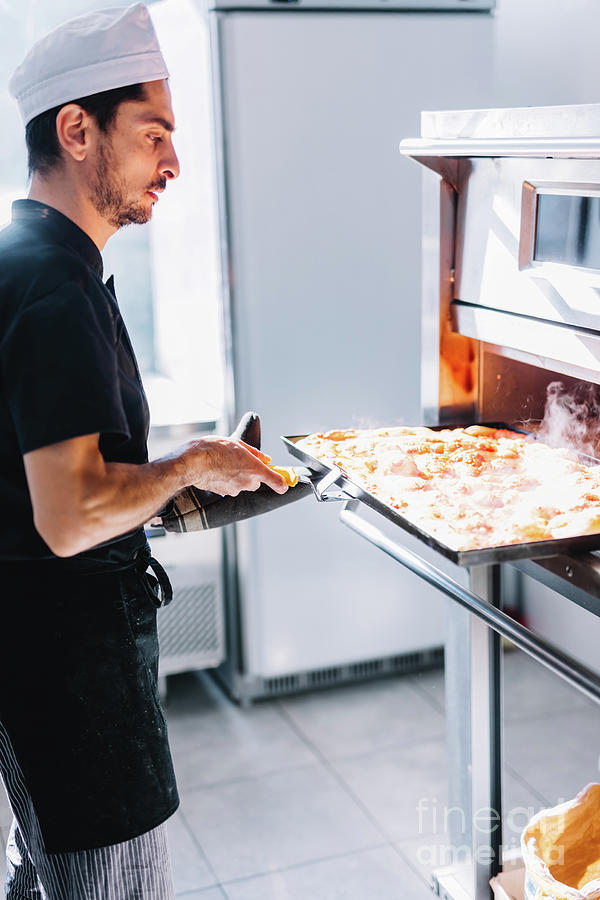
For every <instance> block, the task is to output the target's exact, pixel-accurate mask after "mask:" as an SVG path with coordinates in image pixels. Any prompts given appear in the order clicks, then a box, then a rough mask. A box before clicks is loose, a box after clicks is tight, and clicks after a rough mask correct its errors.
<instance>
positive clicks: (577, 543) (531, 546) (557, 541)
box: [281, 422, 600, 566]
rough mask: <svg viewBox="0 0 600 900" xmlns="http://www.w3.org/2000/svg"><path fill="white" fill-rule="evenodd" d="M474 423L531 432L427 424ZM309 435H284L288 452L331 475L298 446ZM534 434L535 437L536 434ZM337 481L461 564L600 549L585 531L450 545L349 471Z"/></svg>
mask: <svg viewBox="0 0 600 900" xmlns="http://www.w3.org/2000/svg"><path fill="white" fill-rule="evenodd" d="M473 424H480V425H485V426H486V427H488V428H502V429H505V430H506V431H513V432H514V433H515V434H529V432H528V431H526V430H525V429H522V428H515V427H514V426H513V425H505V424H504V423H501V422H500V423H499V422H492V423H488V422H478V423H473V422H468V423H466V424H465V423H462V424H459V425H428V426H426V427H428V428H430V429H431V431H441V430H443V429H445V428H468V427H469V425H473ZM307 436H308V435H306V434H297V435H285V436H284V435H282V437H281V439H282V441H283V443H284V444H285V446H286V447H287V449H288V452H289V453H291V455H292V456H295V457H296V458H297V459H299V460H301V462H302V463H303V464H304V465H305V466H307V468H309V469H311V470H312V471H314V472H315V473H318V474H322V475H327V473H328V472H331V471H332V469H331V468H330V467H329V466H327V465H325V463H323V462H321V461H320V460H318V459H315V458H314V457H313V456H310V454H308V453H305V452H304V451H303V450H300V449H299V448H298V447H297V446H296V443H297V442H298V441H301V440H302V439H303V438H305V437H307ZM533 437H534V438H535V434H534V435H533ZM579 455H580V458H581V461H582V462H583V463H585V464H597V463H598V462H599V461H598V460H594V459H592V458H591V457H589V456H585V455H584V454H579ZM335 483H336V485H339V487H340V488H341V489H342V490H343V491H345V492H347V494H348V495H349V496H348V499H349V500H350V499H356V500H360V501H361V502H362V503H364V504H365V506H368V507H370V509H373V510H375V512H378V513H380V514H381V515H382V516H385V518H386V519H389V520H390V522H393V523H394V524H395V525H399V526H400V528H403V529H404V531H407V532H409V534H413V535H415V537H417V538H419V539H420V540H421V541H423V543H425V544H427V546H428V547H432V548H433V549H434V550H437V551H438V553H441V554H442V556H445V557H446V558H447V559H449V560H451V561H452V562H453V563H456V565H458V566H480V565H489V564H491V563H502V562H511V561H512V560H517V559H536V558H543V557H548V556H559V555H562V554H574V553H585V552H587V551H590V550H600V534H582V535H578V536H577V537H569V538H553V539H552V540H547V541H526V542H524V543H521V544H503V545H499V546H495V547H480V548H478V549H476V550H453V549H452V547H448V546H447V544H443V543H442V542H441V541H439V540H437V538H435V537H433V536H432V535H431V534H429V533H428V532H426V531H422V530H421V529H420V528H419V527H418V526H417V525H414V524H413V523H412V522H409V520H408V519H405V518H404V516H402V515H401V514H400V513H399V512H398V511H397V510H395V509H392V508H391V507H390V506H388V505H387V504H386V503H383V501H382V500H379V499H378V498H377V497H375V496H374V495H373V494H371V493H369V491H367V490H365V489H364V488H363V487H361V486H360V485H358V484H356V483H355V482H353V481H352V480H351V479H350V478H347V477H346V476H345V475H342V476H340V477H339V478H338V479H337V480H336V482H335Z"/></svg>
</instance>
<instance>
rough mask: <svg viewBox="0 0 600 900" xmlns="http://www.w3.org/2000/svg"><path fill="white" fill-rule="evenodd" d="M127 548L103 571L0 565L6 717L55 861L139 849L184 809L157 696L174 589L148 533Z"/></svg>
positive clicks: (0, 662) (1, 698)
mask: <svg viewBox="0 0 600 900" xmlns="http://www.w3.org/2000/svg"><path fill="white" fill-rule="evenodd" d="M142 540H143V544H142V545H141V546H140V544H141V542H142ZM120 543H121V547H120V551H119V550H114V551H113V554H112V557H113V558H112V561H111V563H110V564H106V562H104V563H103V564H102V565H99V566H98V567H97V568H96V569H95V570H94V569H89V570H88V571H83V570H82V571H73V569H72V568H69V569H67V567H66V566H62V565H61V563H60V561H59V562H58V564H57V565H55V564H53V563H47V562H45V561H42V562H38V563H33V564H30V565H29V566H28V567H27V568H24V567H23V566H22V565H14V566H11V565H10V564H3V565H2V567H1V574H2V586H3V593H4V603H3V613H2V623H3V628H2V635H3V642H2V643H3V646H2V651H1V652H0V678H1V682H2V685H3V686H4V688H5V689H4V690H2V691H1V692H0V720H1V721H2V723H3V725H4V727H5V728H6V731H7V732H8V735H9V737H10V740H11V742H12V745H13V748H14V750H15V754H16V756H17V759H18V761H19V763H20V766H21V768H22V770H23V774H24V777H25V782H26V785H27V789H28V790H29V793H30V794H31V796H32V798H33V803H34V807H35V810H36V814H37V816H38V818H39V821H40V826H41V830H42V835H43V838H44V842H45V845H46V849H47V850H48V852H50V853H52V852H65V851H73V850H84V849H92V848H95V847H103V846H108V845H110V844H115V843H120V842H121V841H125V840H129V839H131V838H132V837H136V836H137V835H139V834H143V833H144V832H145V831H148V830H150V829H151V828H154V827H155V826H157V825H159V824H160V823H161V822H163V821H165V819H166V818H168V817H169V816H170V815H171V814H172V813H173V812H174V811H175V810H176V808H177V806H178V802H179V800H178V794H177V788H176V784H175V776H174V772H173V766H172V761H171V756H170V752H169V746H168V741H167V727H166V723H165V720H164V716H163V713H162V710H161V707H160V701H159V698H158V693H157V676H158V640H157V634H156V611H157V608H158V606H159V605H161V603H162V602H164V600H166V601H167V602H168V599H169V585H168V582H167V581H166V579H165V578H163V570H162V569H161V568H160V567H159V566H158V564H157V563H156V561H155V560H153V559H152V558H151V557H150V553H149V549H148V547H147V544H146V542H145V539H144V538H143V532H142V533H141V534H140V533H136V534H135V535H133V536H132V537H131V538H129V539H128V540H125V541H123V542H120ZM136 544H137V545H138V546H137V549H135V550H133V549H132V548H133V547H134V546H135V545H136ZM119 552H121V553H122V554H123V555H122V556H121V559H119V558H118V556H119ZM148 565H151V566H152V567H153V568H154V570H155V571H156V572H157V574H158V575H159V579H157V578H155V577H153V576H152V575H150V574H148V573H147V572H146V569H147V568H148ZM159 580H160V582H161V583H162V585H160V584H159V583H158V582H159ZM165 595H166V596H165ZM7 686H13V687H12V689H9V690H6V687H7Z"/></svg>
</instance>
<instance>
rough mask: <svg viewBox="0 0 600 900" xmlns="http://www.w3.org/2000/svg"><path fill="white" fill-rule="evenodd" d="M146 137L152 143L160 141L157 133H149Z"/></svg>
mask: <svg viewBox="0 0 600 900" xmlns="http://www.w3.org/2000/svg"><path fill="white" fill-rule="evenodd" d="M148 138H149V140H150V141H151V142H152V143H153V144H158V143H159V142H160V141H162V138H161V136H160V135H159V134H149V135H148Z"/></svg>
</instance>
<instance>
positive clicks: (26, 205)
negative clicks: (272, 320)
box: [0, 200, 149, 565]
mask: <svg viewBox="0 0 600 900" xmlns="http://www.w3.org/2000/svg"><path fill="white" fill-rule="evenodd" d="M102 268H103V267H102V257H101V255H100V252H99V250H98V248H97V247H96V245H95V244H94V242H93V241H92V240H91V239H90V238H89V237H88V236H87V234H85V232H83V231H82V230H81V229H80V228H78V226H77V225H75V223H74V222H72V221H71V220H70V219H68V218H67V217H66V216H63V215H62V213H59V212H58V211H57V210H55V209H53V208H52V207H49V206H46V205H44V204H42V203H38V202H36V201H34V200H17V202H16V203H14V204H13V211H12V222H11V224H10V225H9V226H8V227H7V228H5V229H4V230H2V231H1V232H0V366H1V369H0V504H1V509H2V515H1V517H0V562H5V561H9V560H10V561H20V560H40V559H48V558H52V557H53V554H52V552H51V550H50V549H49V548H48V546H47V545H46V544H45V542H44V541H43V540H42V538H41V537H40V535H39V534H38V532H37V531H36V529H35V527H34V524H33V511H32V506H31V500H30V497H29V492H28V489H27V481H26V478H25V469H24V465H23V459H22V457H23V455H24V454H25V453H29V451H31V450H36V449H37V448H39V447H44V446H47V445H49V444H54V443H57V442H59V441H64V440H67V439H69V438H74V437H77V436H80V435H85V434H94V433H96V432H98V433H99V434H100V451H101V453H102V456H103V457H104V459H105V460H106V461H107V462H124V463H136V464H139V463H144V462H147V460H148V453H147V447H146V440H147V436H148V424H149V416H148V404H147V402H146V397H145V394H144V390H143V387H142V384H141V380H140V377H139V372H138V368H137V364H136V362H135V357H134V355H133V351H132V349H131V344H130V341H129V337H128V335H127V331H126V329H125V325H124V323H123V319H122V318H121V314H120V312H119V307H118V304H117V301H116V299H115V296H114V289H113V285H112V279H109V281H108V282H107V284H106V285H105V284H104V283H103V281H102ZM136 534H139V543H140V545H142V544H144V543H145V539H144V537H143V531H138V532H136ZM133 538H134V543H135V541H136V535H134V536H133ZM127 539H128V540H131V537H130V536H128V538H127ZM118 545H119V541H118V540H117V541H114V542H108V544H107V545H103V546H102V548H101V549H99V550H98V549H95V550H93V551H91V553H90V554H89V556H90V557H91V558H95V559H98V560H99V561H102V558H103V557H104V556H109V555H110V553H111V552H112V551H113V550H114V547H115V546H118ZM82 558H83V559H85V558H86V554H81V555H80V556H79V557H73V558H72V559H73V560H74V562H73V565H77V564H78V563H80V562H81V560H82Z"/></svg>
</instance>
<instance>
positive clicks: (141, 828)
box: [0, 3, 287, 900]
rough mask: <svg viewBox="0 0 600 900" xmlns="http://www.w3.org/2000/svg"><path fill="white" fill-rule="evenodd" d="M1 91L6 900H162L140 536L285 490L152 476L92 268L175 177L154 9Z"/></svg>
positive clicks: (203, 462)
mask: <svg viewBox="0 0 600 900" xmlns="http://www.w3.org/2000/svg"><path fill="white" fill-rule="evenodd" d="M10 88H11V92H12V94H13V95H14V96H15V97H16V99H17V101H18V104H19V107H20V110H21V113H22V116H23V120H24V123H25V126H26V143H27V150H28V154H29V168H30V174H31V189H30V191H29V196H28V198H27V199H23V200H18V201H17V202H16V203H15V204H14V205H13V211H12V222H11V224H10V225H9V226H8V227H7V228H5V229H4V230H3V231H2V232H1V233H0V341H1V342H2V349H1V354H0V365H1V375H0V405H1V413H0V494H1V496H2V500H3V504H2V508H3V510H4V511H5V515H4V517H3V519H2V523H1V525H0V571H1V573H2V579H1V584H2V650H1V653H0V773H1V775H2V779H3V781H4V784H5V787H6V790H7V792H8V796H9V800H10V804H11V807H12V810H13V812H14V822H13V825H12V829H11V833H10V838H9V843H8V848H7V856H8V884H7V896H8V897H9V898H48V900H79V898H118V900H127V898H134V897H135V898H142V897H143V898H144V900H153V898H161V900H163V898H170V897H172V896H173V887H172V882H171V874H170V864H169V856H168V849H167V845H166V840H165V821H166V820H167V819H168V817H169V816H170V815H172V813H173V812H174V811H175V810H176V808H177V805H178V802H179V801H178V795H177V788H176V784H175V778H174V774H173V767H172V763H171V757H170V753H169V747H168V742H167V731H166V726H165V720H164V718H163V713H162V711H161V708H160V703H159V699H158V696H157V685H156V679H157V658H158V647H157V639H156V610H157V607H158V606H159V605H160V604H161V603H162V602H164V601H165V599H167V600H168V598H169V585H168V580H167V579H166V576H165V575H164V572H163V570H162V569H161V567H160V566H159V564H158V563H156V561H155V560H153V559H152V558H151V557H150V552H149V548H148V545H147V542H146V538H145V535H144V530H143V527H142V524H143V523H144V522H147V521H148V520H150V519H151V518H152V517H153V516H154V515H155V514H156V513H157V512H158V511H159V510H161V509H162V508H163V507H164V506H165V504H166V503H167V501H169V499H170V498H172V497H173V496H174V495H176V494H178V493H179V492H180V491H182V490H185V489H187V488H188V487H189V486H190V485H197V486H198V488H199V489H201V490H202V491H205V492H211V494H220V495H227V496H228V497H236V496H237V495H239V494H240V492H242V491H256V490H257V489H258V488H259V487H261V486H262V492H263V493H264V491H265V490H268V491H269V493H270V494H271V496H274V495H273V492H275V493H276V494H280V495H283V494H284V493H285V491H286V489H287V485H286V482H285V481H284V479H283V478H282V476H281V475H279V474H277V473H276V472H275V471H273V470H272V469H271V468H270V467H269V466H268V465H267V463H268V461H269V458H268V457H266V456H265V455H264V454H262V453H261V452H260V451H259V450H258V449H256V447H253V446H251V445H250V444H249V443H245V442H244V441H243V440H233V439H226V438H218V437H213V436H209V437H205V438H202V439H201V440H196V441H191V442H189V443H188V444H186V445H185V446H183V447H181V448H179V449H178V450H176V451H174V452H173V453H172V454H171V455H169V457H168V458H165V459H160V460H157V461H154V462H149V461H148V455H147V449H146V438H147V434H148V406H147V403H146V398H145V395H144V391H143V387H142V384H141V381H140V376H139V372H138V368H137V365H136V361H135V356H134V354H133V350H132V348H131V344H130V342H129V338H128V336H127V331H126V328H125V325H124V323H123V319H122V318H121V314H120V312H119V306H118V303H117V300H116V295H115V287H114V283H113V279H112V277H111V278H109V279H108V280H106V281H104V277H105V276H104V275H103V265H102V256H101V250H102V249H103V247H104V245H105V244H106V242H107V240H108V239H109V237H110V236H111V235H112V234H114V233H115V232H116V231H118V230H119V229H120V228H121V227H123V226H124V225H128V224H131V223H137V224H143V223H144V222H147V221H148V220H149V219H150V217H151V215H152V209H153V206H154V204H155V203H157V202H160V201H159V197H160V194H161V193H162V192H163V191H164V190H165V189H168V185H169V182H170V181H171V180H172V179H174V178H176V177H177V176H178V174H179V163H178V160H177V155H176V153H175V149H174V146H173V132H174V128H175V122H174V118H173V111H172V107H171V99H170V93H169V86H168V72H167V68H166V66H165V62H164V60H163V57H162V54H161V51H160V48H159V45H158V42H157V39H156V36H155V33H154V30H153V27H152V24H151V20H150V17H149V15H148V11H147V9H146V7H145V6H144V5H143V4H142V3H137V4H135V5H134V6H131V7H129V8H127V9H123V8H117V9H107V10H99V11H97V12H94V13H90V14H88V15H84V16H80V17H78V18H76V19H73V20H71V21H69V22H67V23H66V24H64V25H62V26H60V27H59V28H57V29H55V30H54V31H52V32H51V33H50V34H48V35H46V37H44V38H42V39H41V40H40V41H38V42H37V43H36V44H35V45H34V47H33V48H32V49H31V50H30V52H29V53H28V55H27V56H26V58H25V60H24V62H23V63H22V65H21V66H19V68H18V69H17V70H16V72H15V73H14V75H13V78H12V80H11V84H10ZM158 252H160V250H159V251H158ZM265 486H266V487H265ZM9 510H10V513H8V512H7V511H9ZM149 567H150V568H151V569H153V571H154V575H153V574H151V571H149ZM155 576H156V577H155Z"/></svg>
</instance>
